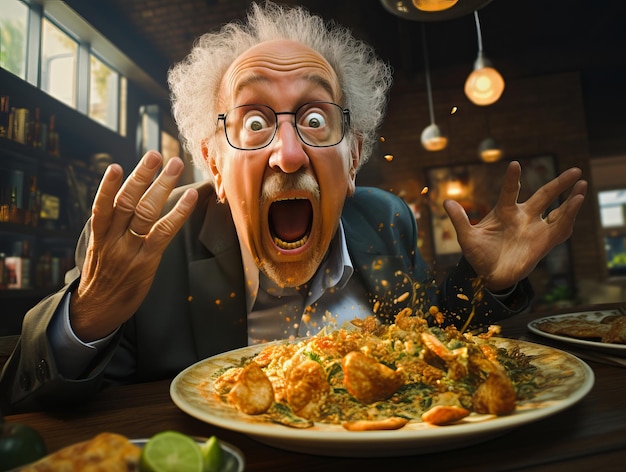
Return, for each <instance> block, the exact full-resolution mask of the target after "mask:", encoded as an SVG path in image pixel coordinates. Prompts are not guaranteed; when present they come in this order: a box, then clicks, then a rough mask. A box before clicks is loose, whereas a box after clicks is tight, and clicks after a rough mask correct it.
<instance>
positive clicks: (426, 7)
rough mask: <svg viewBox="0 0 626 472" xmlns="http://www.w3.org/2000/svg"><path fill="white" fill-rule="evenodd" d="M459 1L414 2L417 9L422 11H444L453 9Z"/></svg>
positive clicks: (427, 0) (418, 0)
mask: <svg viewBox="0 0 626 472" xmlns="http://www.w3.org/2000/svg"><path fill="white" fill-rule="evenodd" d="M457 2H458V0H413V5H415V8H417V9H418V10H422V11H442V10H447V9H448V8H452V7H453V6H454V5H456V3H457Z"/></svg>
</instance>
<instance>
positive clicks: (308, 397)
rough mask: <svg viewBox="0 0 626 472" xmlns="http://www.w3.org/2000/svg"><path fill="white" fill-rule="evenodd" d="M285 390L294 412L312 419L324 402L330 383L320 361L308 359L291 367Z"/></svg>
mask: <svg viewBox="0 0 626 472" xmlns="http://www.w3.org/2000/svg"><path fill="white" fill-rule="evenodd" d="M285 391H286V395H287V403H288V404H289V406H290V407H291V408H292V410H293V412H294V413H295V414H296V415H298V416H301V417H303V418H307V419H312V418H314V417H315V415H316V414H317V412H318V411H319V408H320V407H321V406H322V405H323V404H324V401H325V400H326V397H327V396H328V393H329V392H330V385H329V384H328V381H327V380H326V372H324V368H323V367H322V366H321V365H320V364H319V363H318V362H315V361H313V360H310V359H307V360H305V361H303V362H301V363H299V364H297V365H294V366H293V367H291V368H290V369H289V371H288V372H287V378H286V381H285Z"/></svg>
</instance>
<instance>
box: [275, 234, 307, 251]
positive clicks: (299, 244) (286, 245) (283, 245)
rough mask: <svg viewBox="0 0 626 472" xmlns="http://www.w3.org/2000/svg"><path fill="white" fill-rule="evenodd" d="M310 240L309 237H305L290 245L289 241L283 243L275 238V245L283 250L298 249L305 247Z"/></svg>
mask: <svg viewBox="0 0 626 472" xmlns="http://www.w3.org/2000/svg"><path fill="white" fill-rule="evenodd" d="M308 239H309V236H308V235H305V236H304V237H303V238H302V239H300V240H299V241H293V242H291V243H288V242H287V241H283V240H282V239H280V238H278V237H276V236H274V244H276V246H278V247H279V248H281V249H297V248H299V247H302V246H304V244H305V243H306V242H307V240H308Z"/></svg>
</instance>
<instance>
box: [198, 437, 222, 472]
mask: <svg viewBox="0 0 626 472" xmlns="http://www.w3.org/2000/svg"><path fill="white" fill-rule="evenodd" d="M200 450H201V451H202V456H203V457H204V472H218V471H219V470H220V468H221V466H222V447H221V446H220V442H219V441H218V439H217V438H216V437H215V436H211V437H210V438H209V439H207V441H206V442H205V443H204V444H202V445H201V446H200Z"/></svg>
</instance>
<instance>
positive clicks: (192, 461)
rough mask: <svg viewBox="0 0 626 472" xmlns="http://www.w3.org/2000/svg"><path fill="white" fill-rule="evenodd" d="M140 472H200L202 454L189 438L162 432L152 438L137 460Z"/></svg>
mask: <svg viewBox="0 0 626 472" xmlns="http://www.w3.org/2000/svg"><path fill="white" fill-rule="evenodd" d="M139 466H140V470H141V471H142V472H202V471H203V470H204V466H203V459H202V452H201V451H200V447H199V446H198V444H196V442H195V441H194V440H193V439H192V438H190V437H189V436H187V435H185V434H182V433H178V432H176V431H162V432H160V433H157V434H155V435H154V436H152V437H151V438H150V439H149V440H148V442H147V443H146V445H145V446H144V448H143V450H142V451H141V458H140V460H139Z"/></svg>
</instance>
